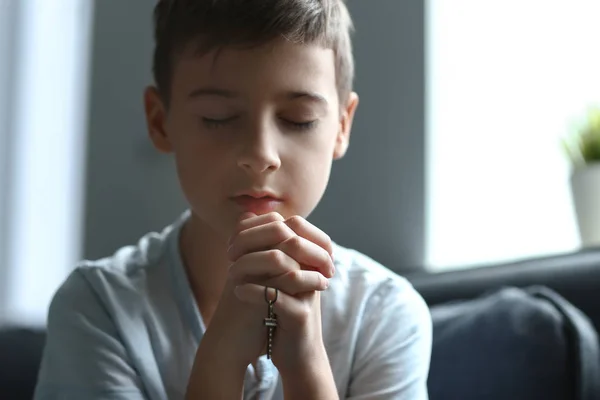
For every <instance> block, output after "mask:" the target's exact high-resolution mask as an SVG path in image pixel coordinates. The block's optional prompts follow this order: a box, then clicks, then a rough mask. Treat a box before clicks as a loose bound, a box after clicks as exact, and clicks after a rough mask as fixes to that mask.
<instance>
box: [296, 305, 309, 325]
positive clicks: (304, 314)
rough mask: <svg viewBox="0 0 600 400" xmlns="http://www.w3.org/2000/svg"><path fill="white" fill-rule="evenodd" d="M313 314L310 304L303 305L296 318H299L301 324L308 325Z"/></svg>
mask: <svg viewBox="0 0 600 400" xmlns="http://www.w3.org/2000/svg"><path fill="white" fill-rule="evenodd" d="M311 312H312V310H311V308H310V306H309V305H308V304H302V306H301V307H299V308H298V312H297V315H296V318H298V320H299V321H300V322H301V323H306V322H308V320H309V319H310V315H311Z"/></svg>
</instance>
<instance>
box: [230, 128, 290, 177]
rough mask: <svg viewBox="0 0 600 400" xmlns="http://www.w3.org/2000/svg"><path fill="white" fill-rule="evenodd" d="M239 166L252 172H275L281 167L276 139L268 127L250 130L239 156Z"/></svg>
mask: <svg viewBox="0 0 600 400" xmlns="http://www.w3.org/2000/svg"><path fill="white" fill-rule="evenodd" d="M238 166H239V167H240V168H242V169H244V170H245V171H246V172H248V173H250V174H257V175H258V174H264V173H266V172H273V171H276V170H278V169H279V168H280V167H281V159H280V158H279V153H278V151H277V143H276V139H275V138H274V137H272V135H269V132H268V131H267V129H260V130H257V132H248V134H247V135H246V137H245V140H244V141H243V144H242V146H241V150H240V153H239V156H238Z"/></svg>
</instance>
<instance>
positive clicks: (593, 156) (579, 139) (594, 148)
mask: <svg viewBox="0 0 600 400" xmlns="http://www.w3.org/2000/svg"><path fill="white" fill-rule="evenodd" d="M562 145H563V148H564V150H565V152H566V153H567V156H568V157H569V159H570V160H571V163H572V164H573V167H575V168H577V167H581V166H584V165H587V164H593V163H599V162H600V107H595V108H592V109H591V110H590V111H589V112H588V114H587V116H586V118H585V119H584V120H583V123H581V124H580V126H579V127H577V128H576V129H575V130H574V132H573V133H572V134H570V135H569V136H567V137H566V138H564V139H563V141H562Z"/></svg>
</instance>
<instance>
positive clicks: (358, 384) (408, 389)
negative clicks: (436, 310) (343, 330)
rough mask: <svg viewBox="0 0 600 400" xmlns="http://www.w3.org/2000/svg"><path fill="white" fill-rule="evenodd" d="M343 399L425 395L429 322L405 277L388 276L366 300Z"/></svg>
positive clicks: (406, 399) (407, 399)
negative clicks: (394, 278) (389, 278)
mask: <svg viewBox="0 0 600 400" xmlns="http://www.w3.org/2000/svg"><path fill="white" fill-rule="evenodd" d="M364 318H365V319H364V322H363V326H362V327H361V332H360V334H359V337H358V342H357V348H356V358H355V362H354V367H353V369H352V376H351V380H350V383H349V391H348V397H347V399H351V400H362V399H365V400H366V399H369V400H392V399H394V400H427V399H428V394H427V377H428V374H429V363H430V359H431V345H432V323H431V315H430V313H429V308H428V307H427V305H426V304H425V302H424V300H423V299H422V297H421V296H420V295H419V294H418V293H417V292H416V291H415V290H414V289H413V287H412V286H411V285H410V284H409V283H408V282H406V281H404V280H400V281H396V280H389V281H387V282H386V283H385V284H383V285H382V286H381V287H380V288H379V289H378V290H377V292H376V293H375V294H374V295H373V296H372V298H371V299H370V301H369V302H368V304H367V306H366V310H365V317H364Z"/></svg>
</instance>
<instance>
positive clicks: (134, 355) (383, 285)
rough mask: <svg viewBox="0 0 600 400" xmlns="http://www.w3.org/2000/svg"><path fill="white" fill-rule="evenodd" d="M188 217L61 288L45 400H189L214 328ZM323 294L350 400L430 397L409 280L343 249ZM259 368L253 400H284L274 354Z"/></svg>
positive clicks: (422, 326) (53, 310) (420, 318)
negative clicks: (197, 287) (186, 254)
mask: <svg viewBox="0 0 600 400" xmlns="http://www.w3.org/2000/svg"><path fill="white" fill-rule="evenodd" d="M187 218H189V212H186V213H185V214H184V215H183V216H182V217H181V218H180V219H179V220H178V221H177V222H176V223H175V224H173V225H172V226H169V227H168V228H166V229H165V230H164V231H163V232H162V233H150V234H148V235H146V236H144V237H143V238H142V239H141V240H140V241H139V243H138V244H137V245H136V246H128V247H124V248H122V249H120V250H119V251H117V252H116V253H115V254H114V255H113V256H112V257H110V258H105V259H101V260H98V261H85V262H83V263H82V264H81V265H80V266H79V267H78V268H77V269H76V270H75V271H74V272H73V273H72V274H71V275H70V276H69V278H68V279H67V280H66V281H65V283H64V284H63V285H62V286H61V287H60V288H59V290H58V291H57V293H56V295H55V297H54V299H53V301H52V304H51V306H50V311H49V315H48V336H47V343H46V348H45V351H44V356H43V360H42V365H41V370H40V373H39V378H38V385H37V388H36V392H35V399H36V400H50V399H61V400H70V399H73V400H81V399H86V400H99V399H111V400H119V399H127V400H134V399H152V400H159V399H160V400H162V399H172V400H175V399H183V398H184V397H185V391H186V387H187V383H188V378H189V376H190V371H191V368H192V364H193V362H194V357H195V353H196V349H197V347H198V344H199V342H200V340H202V335H203V332H204V330H205V327H204V324H203V322H202V318H201V316H200V313H199V311H198V308H197V306H196V303H195V301H194V297H193V295H192V292H191V289H190V286H189V283H188V280H187V278H186V274H185V271H184V268H183V264H182V261H181V256H180V252H179V246H178V236H179V232H180V228H181V226H182V224H183V222H184V221H185V220H186V219H187ZM334 256H335V265H336V274H335V276H334V277H333V278H332V279H331V282H330V286H329V288H328V289H327V291H325V292H324V293H323V295H322V298H321V304H322V306H321V307H322V318H323V338H324V342H325V346H326V349H327V354H328V356H329V360H330V364H331V368H332V371H333V376H334V378H335V383H336V385H337V389H338V393H339V395H340V398H341V399H369V400H377V399H382V400H383V399H406V400H426V399H427V398H428V395H427V375H428V370H429V361H430V355H431V329H432V328H431V317H430V314H429V311H428V308H427V306H426V305H425V303H424V301H423V299H422V298H421V297H420V296H419V294H418V293H417V292H416V291H415V290H414V289H413V288H412V286H411V285H410V284H409V283H408V282H407V281H406V280H405V279H404V278H401V277H399V276H397V275H396V274H394V273H393V272H391V271H390V270H388V269H386V268H384V267H383V266H381V265H380V264H378V263H377V262H375V261H374V260H372V259H370V258H368V257H366V256H364V255H362V254H360V253H358V252H356V251H353V250H350V249H346V248H343V247H341V246H339V245H335V246H334ZM256 365H257V367H256V370H255V369H254V368H253V367H252V365H249V366H248V369H247V371H246V377H245V383H244V399H274V400H282V399H283V393H282V387H281V382H280V379H279V376H278V372H277V369H276V368H275V367H274V366H273V364H272V363H271V362H270V360H267V359H266V357H264V356H263V357H261V358H260V359H259V360H258V362H257V364H256Z"/></svg>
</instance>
